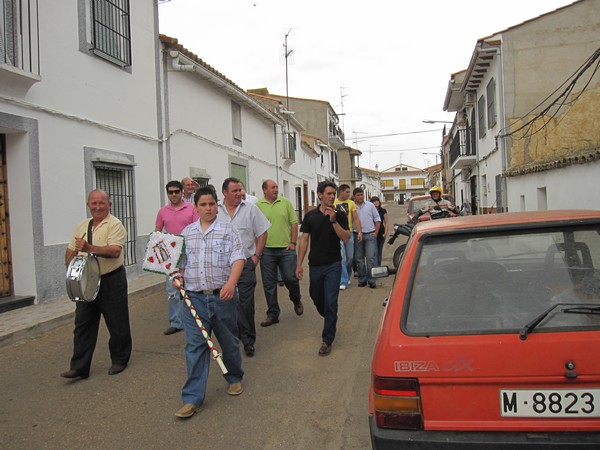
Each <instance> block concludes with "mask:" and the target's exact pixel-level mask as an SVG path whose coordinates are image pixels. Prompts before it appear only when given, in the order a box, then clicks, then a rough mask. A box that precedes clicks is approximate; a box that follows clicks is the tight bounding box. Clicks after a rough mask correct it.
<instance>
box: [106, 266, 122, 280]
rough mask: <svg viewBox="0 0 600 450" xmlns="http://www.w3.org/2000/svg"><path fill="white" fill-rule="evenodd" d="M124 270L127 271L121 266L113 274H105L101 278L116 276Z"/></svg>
mask: <svg viewBox="0 0 600 450" xmlns="http://www.w3.org/2000/svg"><path fill="white" fill-rule="evenodd" d="M122 270H125V267H124V266H121V267H119V268H117V269H115V270H113V271H112V272H108V273H105V274H104V275H102V276H101V277H100V278H108V277H111V276H113V275H116V274H117V273H119V272H121V271H122Z"/></svg>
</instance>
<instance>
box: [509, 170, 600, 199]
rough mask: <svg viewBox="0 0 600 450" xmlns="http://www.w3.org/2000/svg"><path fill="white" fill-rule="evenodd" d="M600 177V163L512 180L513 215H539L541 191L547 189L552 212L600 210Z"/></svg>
mask: <svg viewBox="0 0 600 450" xmlns="http://www.w3.org/2000/svg"><path fill="white" fill-rule="evenodd" d="M598 175H600V162H595V163H592V164H585V165H574V166H569V167H565V168H563V169H557V170H552V171H547V172H541V173H536V174H530V175H527V176H522V177H511V178H509V179H508V200H509V202H510V203H509V205H510V211H537V210H538V200H537V198H538V189H540V188H545V189H546V195H547V201H548V209H600V196H599V195H598ZM522 196H523V197H524V200H525V202H524V209H523V208H522V207H521V204H522Z"/></svg>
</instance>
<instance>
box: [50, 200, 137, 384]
mask: <svg viewBox="0 0 600 450" xmlns="http://www.w3.org/2000/svg"><path fill="white" fill-rule="evenodd" d="M111 205H112V203H111V201H110V198H109V196H108V194H107V193H106V192H105V191H103V190H100V189H96V190H93V191H91V192H90V193H89V195H88V201H87V206H88V209H89V210H90V215H91V216H92V218H91V219H85V220H83V221H81V222H80V223H79V225H77V227H76V228H75V232H74V233H73V236H72V237H71V241H70V242H69V245H68V247H67V250H66V253H65V264H66V265H67V266H68V265H69V263H70V262H71V260H72V259H73V258H74V257H75V256H76V255H77V254H78V253H80V252H81V253H94V254H95V255H96V256H97V257H98V262H99V263H100V274H101V278H100V290H99V291H98V295H97V297H96V299H95V300H94V301H93V302H77V305H76V309H75V330H74V332H73V334H74V336H73V356H72V358H71V369H70V370H68V371H66V372H63V373H61V374H60V376H61V377H63V378H87V377H88V376H89V373H90V366H91V364H92V355H93V354H94V349H95V348H96V340H97V338H98V329H99V327H100V316H104V321H105V322H106V327H107V328H108V332H109V334H110V340H109V341H108V348H109V350H110V358H111V360H112V365H111V366H110V369H109V370H108V374H109V375H116V374H118V373H121V372H122V371H123V370H125V368H126V367H127V363H128V362H129V358H130V356H131V331H130V327H129V307H128V304H127V275H126V273H125V267H123V263H124V257H123V246H124V245H125V240H126V239H127V231H126V230H125V227H124V226H123V224H122V223H121V221H120V220H119V219H117V218H116V217H115V216H113V215H112V214H110V207H111Z"/></svg>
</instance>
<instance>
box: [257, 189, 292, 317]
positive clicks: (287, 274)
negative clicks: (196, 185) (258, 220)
mask: <svg viewBox="0 0 600 450" xmlns="http://www.w3.org/2000/svg"><path fill="white" fill-rule="evenodd" d="M262 190H263V195H264V198H261V199H260V200H258V202H257V203H256V206H258V208H259V209H260V210H261V211H262V212H263V214H264V215H265V216H266V217H267V219H269V222H271V228H269V233H268V237H267V243H266V245H265V248H264V250H263V254H262V258H261V261H260V269H261V276H262V282H263V289H264V290H265V298H266V299H267V318H266V319H265V320H264V321H262V322H261V323H260V326H261V327H268V326H271V325H273V324H276V323H278V322H279V314H280V312H281V309H280V308H279V303H278V301H277V269H278V268H279V271H280V272H281V277H282V279H283V282H284V284H285V287H286V288H287V290H288V292H289V295H290V300H291V301H292V303H293V304H294V311H295V312H296V314H297V315H299V316H300V315H302V313H303V312H304V306H303V305H302V302H301V295H300V282H299V281H298V279H297V278H296V276H295V271H296V263H297V260H298V256H297V255H296V240H297V238H298V217H297V216H296V211H294V208H293V206H292V204H291V203H290V201H289V200H288V199H287V198H285V197H279V187H278V186H277V183H276V182H275V181H273V180H265V181H264V182H263V184H262Z"/></svg>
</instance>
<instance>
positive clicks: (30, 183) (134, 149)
mask: <svg viewBox="0 0 600 450" xmlns="http://www.w3.org/2000/svg"><path fill="white" fill-rule="evenodd" d="M132 3H133V2H132ZM89 4H90V2H89V1H86V0H78V1H77V2H73V1H68V0H55V1H53V2H37V6H38V7H39V35H40V37H41V41H40V52H39V58H40V67H41V70H40V78H41V80H40V81H38V82H36V83H34V84H33V85H32V86H31V87H30V88H29V89H27V88H24V85H23V84H22V83H19V82H14V83H11V82H2V83H0V113H2V115H1V116H0V130H1V132H2V133H5V134H6V135H7V139H6V144H7V145H6V146H7V148H6V153H7V176H8V192H9V208H10V224H11V244H12V248H11V250H12V255H13V269H14V271H13V278H14V293H15V294H16V295H36V296H37V299H36V301H37V302H43V301H44V300H46V299H48V298H53V297H56V296H59V295H64V294H65V292H64V269H63V267H64V266H63V261H64V259H63V258H64V251H65V248H66V245H67V242H68V241H69V239H70V237H71V233H72V232H73V229H74V228H75V225H76V224H77V223H78V222H79V221H81V220H82V219H84V218H85V217H86V214H87V209H86V206H85V202H86V195H87V192H86V190H87V186H88V185H89V184H90V181H91V180H90V179H89V178H90V171H89V167H86V165H85V159H84V155H85V152H84V149H85V148H95V149H101V150H108V151H111V152H115V153H118V154H126V155H129V156H132V157H133V159H134V160H135V164H136V165H135V169H134V170H135V190H136V192H137V193H143V195H138V196H137V198H136V202H137V205H136V206H137V209H136V215H137V221H138V222H137V224H138V227H137V228H138V233H140V234H143V233H145V232H148V231H150V230H152V228H153V223H154V215H155V213H156V210H157V209H158V206H159V192H160V186H159V183H158V177H157V174H158V173H159V163H158V161H159V155H158V148H159V142H158V130H157V122H158V119H157V117H158V104H157V94H156V90H157V82H156V77H155V75H156V57H155V52H156V51H157V44H156V36H157V30H156V29H155V24H156V23H157V21H156V20H155V19H156V17H155V12H156V9H155V7H154V5H153V4H152V2H141V3H140V4H137V3H136V4H135V6H132V10H131V14H132V20H131V26H132V33H131V36H132V53H133V58H132V66H131V67H130V68H129V69H123V68H121V67H119V66H117V65H114V64H112V63H110V62H107V61H105V60H103V59H101V58H99V57H98V56H96V55H93V54H91V53H90V52H88V51H87V48H86V47H80V40H79V36H80V35H81V36H83V39H82V41H85V34H86V27H85V24H86V21H87V23H88V24H89V20H88V19H87V18H86V15H87V14H88V13H89V11H88V9H87V8H89ZM79 17H81V18H82V20H81V21H80V20H79ZM82 24H83V26H82ZM87 32H88V33H89V29H88V30H87ZM0 70H2V69H0ZM23 124H25V125H24V126H23ZM86 170H87V174H86ZM86 176H87V177H88V178H86Z"/></svg>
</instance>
